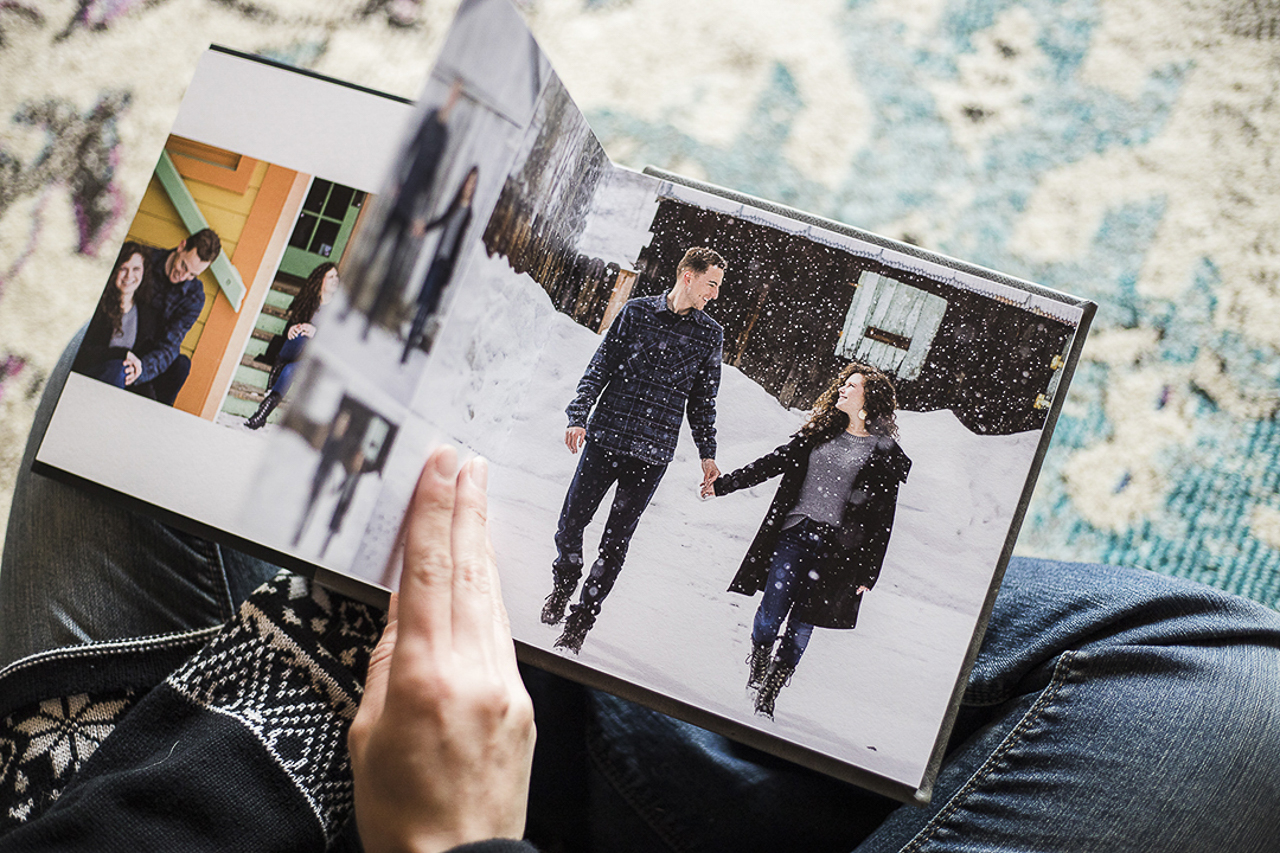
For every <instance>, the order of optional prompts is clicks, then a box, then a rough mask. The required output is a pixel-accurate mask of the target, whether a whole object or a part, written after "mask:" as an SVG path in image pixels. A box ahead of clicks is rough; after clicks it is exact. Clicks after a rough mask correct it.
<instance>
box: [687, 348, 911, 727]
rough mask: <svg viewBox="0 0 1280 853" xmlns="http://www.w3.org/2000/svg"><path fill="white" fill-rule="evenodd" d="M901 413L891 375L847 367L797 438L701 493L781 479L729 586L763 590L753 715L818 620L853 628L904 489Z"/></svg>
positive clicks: (788, 670) (906, 466)
mask: <svg viewBox="0 0 1280 853" xmlns="http://www.w3.org/2000/svg"><path fill="white" fill-rule="evenodd" d="M896 409H897V397H896V394H895V392H894V388H893V383H892V382H891V381H890V379H889V377H888V376H886V375H885V374H884V373H882V372H881V371H879V370H877V369H876V368H874V367H870V366H868V365H864V364H858V363H854V364H850V365H849V366H847V367H846V368H845V369H844V370H843V371H841V373H840V375H839V377H838V378H837V379H836V381H835V382H834V383H832V385H831V387H830V388H828V389H827V390H826V391H825V392H824V393H823V394H822V396H821V397H819V398H818V401H817V403H816V404H815V405H814V408H813V413H812V414H811V415H810V417H809V420H808V422H807V423H805V425H804V426H803V427H801V429H800V431H799V432H797V433H796V434H795V436H794V437H792V439H791V441H789V442H788V443H786V444H784V445H782V446H781V447H779V448H778V449H776V450H774V451H773V452H772V453H769V454H767V455H765V456H762V457H761V458H759V459H757V460H756V461H754V462H752V463H751V464H749V465H746V466H745V467H743V468H739V469H738V470H737V471H734V472H732V473H730V474H725V475H723V476H721V477H720V478H719V479H717V480H716V481H715V482H714V483H712V484H710V485H708V486H706V487H704V488H703V496H704V497H709V496H711V495H712V494H715V495H716V496H721V495H727V494H729V493H731V492H735V491H737V490H738V489H745V488H749V487H751V486H755V485H758V484H760V483H763V482H764V481H765V480H768V479H771V478H773V477H776V476H778V475H779V474H781V475H782V481H781V483H780V484H779V485H778V492H777V494H776V495H775V496H774V499H773V503H772V504H771V505H770V507H769V511H768V513H767V514H766V515H765V518H764V522H763V523H762V524H761V525H760V530H759V532H757V534H756V537H755V541H754V542H752V544H751V547H750V549H749V550H748V551H747V556H746V558H745V559H744V560H743V561H742V566H741V568H740V569H739V570H738V573H737V575H736V576H735V577H734V579H733V583H732V584H730V586H729V590H730V591H731V592H737V593H741V594H743V595H755V594H756V593H757V592H760V591H761V590H763V591H764V597H763V599H762V600H761V602H760V606H759V608H757V610H756V615H755V620H754V623H753V626H752V632H751V644H752V648H751V655H750V657H749V658H748V660H747V662H748V664H749V666H750V672H749V674H748V676H747V687H748V688H751V689H753V690H755V691H756V694H755V710H756V713H757V714H761V715H764V716H767V717H769V718H772V717H773V711H774V704H775V702H776V701H777V698H778V693H779V692H780V691H781V690H782V688H783V687H784V686H786V684H787V683H788V682H789V681H790V680H791V676H792V674H793V673H794V672H795V670H796V666H797V665H798V664H799V662H800V657H801V655H803V654H804V650H805V648H806V647H807V645H808V643H809V637H810V635H811V634H812V633H813V629H814V628H815V627H817V628H838V629H845V630H848V629H852V628H853V627H854V626H855V625H856V624H857V621H858V608H859V606H860V605H861V602H862V596H863V594H864V593H867V592H870V591H871V589H872V588H873V587H874V586H875V584H876V580H877V579H878V578H879V576H880V567H881V565H882V564H883V562H884V555H885V550H886V549H887V548H888V545H889V535H890V533H891V532H892V530H893V518H894V513H895V511H896V509H897V503H898V487H899V486H900V485H901V484H902V483H903V482H905V481H906V479H907V473H908V472H909V471H910V470H911V460H910V459H909V458H907V455H906V454H905V453H904V452H903V451H902V448H901V447H899V446H898V442H897V441H896V438H897V436H898V426H897V422H896V419H895V414H894V413H895V410H896ZM784 620H785V621H786V631H785V632H783V631H782V625H783V621H784ZM779 634H782V639H781V642H779V641H778V637H779ZM775 647H776V648H775Z"/></svg>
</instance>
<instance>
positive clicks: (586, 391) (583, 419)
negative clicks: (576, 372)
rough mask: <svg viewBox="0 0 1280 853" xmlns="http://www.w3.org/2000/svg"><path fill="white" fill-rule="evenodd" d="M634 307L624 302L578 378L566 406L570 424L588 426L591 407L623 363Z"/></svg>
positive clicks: (572, 425)
mask: <svg viewBox="0 0 1280 853" xmlns="http://www.w3.org/2000/svg"><path fill="white" fill-rule="evenodd" d="M633 310H634V309H633V308H632V306H631V303H627V304H626V305H624V306H622V310H621V311H619V312H618V316H617V317H615V318H614V319H613V323H611V324H610V325H609V331H607V332H605V334H604V340H603V341H601V342H600V346H599V347H597V348H596V352H595V355H593V356H592V357H591V362H590V363H589V364H588V365H587V369H586V372H584V373H583V374H582V378H581V379H580V380H578V393H577V395H576V396H574V398H573V401H572V402H571V403H569V405H568V407H566V408H565V410H564V411H565V414H566V415H568V416H569V426H571V427H586V425H587V416H588V415H589V414H590V413H591V407H592V406H594V405H595V403H596V400H599V399H600V395H601V394H602V393H603V392H604V388H605V386H606V385H608V384H609V379H610V378H611V377H612V376H613V375H614V374H615V372H616V371H617V369H618V367H619V365H620V364H621V360H622V353H623V349H624V347H625V345H626V341H627V337H628V336H629V335H630V331H631V322H630V317H631V312H632V311H633Z"/></svg>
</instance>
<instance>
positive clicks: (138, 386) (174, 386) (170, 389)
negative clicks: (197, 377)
mask: <svg viewBox="0 0 1280 853" xmlns="http://www.w3.org/2000/svg"><path fill="white" fill-rule="evenodd" d="M190 372H191V359H189V358H187V357H186V356H185V355H181V354H179V355H178V357H177V358H175V359H174V360H173V362H172V363H170V365H169V366H168V367H166V368H165V369H164V370H162V371H161V372H160V373H159V374H157V375H156V377H155V378H154V379H151V380H150V381H147V382H135V383H134V384H132V385H130V386H129V390H130V391H132V392H133V393H135V394H141V395H142V396H144V397H150V398H151V399H152V400H155V401H156V402H157V403H164V404H165V405H166V406H172V405H173V401H174V400H176V399H178V392H179V391H181V390H182V386H183V385H184V384H186V381H187V374H189V373H190Z"/></svg>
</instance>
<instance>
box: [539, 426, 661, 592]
mask: <svg viewBox="0 0 1280 853" xmlns="http://www.w3.org/2000/svg"><path fill="white" fill-rule="evenodd" d="M666 471H667V466H666V465H654V464H651V463H649V462H642V461H640V460H639V459H636V458H635V457H634V456H627V455H626V454H623V453H614V452H613V451H610V450H604V449H602V448H599V447H597V446H596V445H595V444H594V443H593V442H590V441H588V442H587V443H586V444H585V445H584V446H583V448H582V458H580V459H579V460H578V468H577V470H576V471H574V474H573V481H572V482H571V483H570V484H569V491H568V493H567V494H565V496H564V506H563V507H561V509H560V521H559V523H558V524H557V526H556V537H555V540H556V560H555V563H554V564H553V566H552V570H553V573H554V576H555V577H554V582H555V585H556V586H557V587H559V586H567V587H575V586H577V583H578V579H579V578H581V577H582V565H583V561H582V534H583V531H585V530H586V529H587V525H588V524H590V523H591V517H592V516H593V515H595V513H596V510H597V509H598V508H599V507H600V501H602V500H604V496H605V493H606V492H607V491H609V487H610V486H612V485H613V484H614V483H617V484H618V489H617V491H616V492H615V493H614V496H613V506H611V507H610V508H609V518H608V520H607V521H606V522H605V525H604V533H603V535H601V537H600V555H599V557H597V558H596V561H595V563H593V564H592V566H591V572H590V573H589V574H588V575H587V581H586V583H585V584H583V586H582V601H581V604H582V606H583V607H585V608H587V609H588V610H589V611H590V612H591V613H592V614H598V613H599V612H600V605H601V604H602V603H603V602H604V599H605V596H607V595H608V594H609V591H610V590H612V589H613V584H614V583H615V582H616V581H617V579H618V574H619V573H620V572H621V571H622V563H623V561H624V560H625V559H626V558H627V548H628V547H629V546H630V545H631V537H632V535H633V534H634V533H635V532H636V525H638V524H639V523H640V515H641V514H642V513H643V512H644V511H645V509H646V508H647V507H648V506H649V501H650V500H652V499H653V493H654V492H656V491H657V490H658V484H659V483H660V482H662V475H663V474H665V473H666Z"/></svg>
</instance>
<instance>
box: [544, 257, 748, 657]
mask: <svg viewBox="0 0 1280 853" xmlns="http://www.w3.org/2000/svg"><path fill="white" fill-rule="evenodd" d="M724 271H725V261H724V258H722V257H721V256H720V255H719V254H718V253H717V252H715V251H713V250H712V249H706V248H700V247H695V248H692V249H690V250H689V251H687V252H685V255H684V257H683V258H682V259H681V260H680V263H679V265H678V266H677V267H676V282H675V285H674V286H673V287H672V288H671V291H670V292H668V293H666V294H665V295H662V296H649V297H642V298H639V299H632V300H631V301H629V302H627V304H626V305H624V306H623V308H622V310H621V311H620V312H618V316H617V317H615V318H614V321H613V324H612V325H610V327H609V331H608V332H607V333H606V334H605V336H604V340H603V341H602V342H601V343H600V347H599V348H598V349H597V350H596V353H595V355H594V356H593V357H592V359H591V363H590V364H588V365H587V370H586V372H585V373H584V374H583V375H582V379H581V381H580V382H579V383H578V393H577V396H575V397H574V398H573V402H571V403H570V404H569V406H568V408H567V409H565V412H566V414H568V416H569V427H568V429H567V430H566V431H565V436H564V443H565V445H566V446H567V447H568V448H569V450H570V451H571V452H573V453H577V452H578V451H579V450H582V457H581V458H580V459H579V460H578V470H577V471H576V472H575V473H574V475H573V482H572V483H570V484H569V493H568V494H567V495H565V498H564V506H563V507H562V508H561V510H560V522H559V524H558V526H557V528H556V536H555V541H556V552H557V556H556V561H555V563H554V565H553V566H552V570H553V582H554V584H555V586H554V588H553V589H552V591H551V594H550V595H548V596H547V601H546V604H545V605H544V606H543V608H542V621H543V622H545V623H546V624H548V625H555V624H558V623H559V622H560V621H561V620H562V619H564V610H565V605H567V604H568V603H569V599H570V598H571V597H572V596H573V593H574V590H576V589H577V586H578V581H579V580H580V579H581V577H582V570H583V559H582V534H583V531H584V530H585V529H586V527H587V525H588V524H589V523H590V522H591V518H592V516H593V515H595V512H596V509H597V508H598V507H599V506H600V502H601V500H603V499H604V495H605V492H607V491H608V490H609V487H610V486H612V485H613V484H614V483H615V482H616V483H617V484H618V489H617V492H616V493H615V495H614V498H613V506H612V507H611V508H610V510H609V520H608V521H607V522H606V524H605V531H604V534H603V535H602V536H601V538H600V552H599V556H598V557H597V558H596V561H595V563H594V564H593V565H592V566H591V571H590V573H589V574H588V575H587V580H586V583H585V584H583V587H582V597H581V600H580V602H579V603H578V604H575V605H574V606H573V607H572V608H570V612H569V618H568V619H567V620H565V628H564V633H563V634H562V635H561V636H560V639H558V640H556V647H557V648H563V649H568V650H569V651H571V652H573V653H574V654H577V653H578V651H579V650H580V649H581V648H582V641H583V639H584V638H585V637H586V634H587V631H589V630H591V627H592V626H593V625H594V624H595V621H596V617H597V616H598V615H599V613H600V605H601V603H602V602H603V601H604V599H605V596H607V595H608V594H609V590H611V589H612V588H613V584H614V581H616V580H617V578H618V573H619V572H620V571H621V570H622V562H623V560H624V559H625V558H626V556H627V546H628V545H629V544H630V542H631V535H632V534H633V533H634V532H635V529H636V524H637V523H638V522H639V521H640V514H641V513H643V512H644V510H645V507H647V506H648V505H649V500H650V499H651V498H652V497H653V493H654V492H655V491H656V490H657V488H658V483H659V482H660V481H661V480H662V475H663V474H664V473H665V472H666V470H667V464H668V463H669V462H670V461H671V459H672V457H673V456H674V455H675V449H676V440H677V438H678V437H679V435H680V422H681V420H682V419H683V418H684V416H685V413H686V412H687V413H688V416H689V428H690V430H691V431H692V433H693V440H694V442H695V443H696V444H697V445H698V453H699V455H700V456H701V457H702V481H703V483H704V484H705V483H709V482H712V481H714V480H715V479H716V477H718V476H719V475H720V469H719V468H717V467H716V462H715V457H716V427H715V422H716V392H717V391H718V390H719V388H720V361H721V354H722V352H723V345H724V331H723V330H722V329H721V328H720V324H719V323H717V322H716V321H715V320H712V319H711V318H710V317H708V316H707V315H706V314H705V313H704V312H703V309H704V308H706V305H707V303H708V302H710V301H711V300H712V299H715V298H716V296H717V295H719V292H720V283H721V282H722V281H723V280H724ZM592 406H594V407H595V412H594V413H591V409H592ZM589 413H591V416H590V419H588V414H589Z"/></svg>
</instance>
